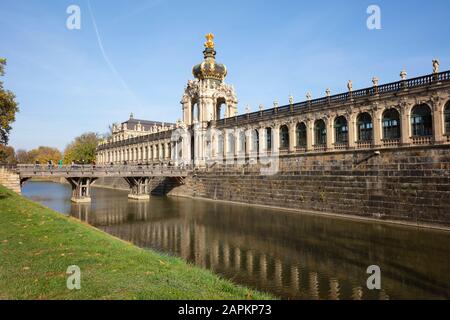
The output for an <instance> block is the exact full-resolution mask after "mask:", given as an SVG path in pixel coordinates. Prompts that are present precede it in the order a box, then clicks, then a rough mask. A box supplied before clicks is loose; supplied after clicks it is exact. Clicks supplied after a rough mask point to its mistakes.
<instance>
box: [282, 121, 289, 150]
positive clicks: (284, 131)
mask: <svg viewBox="0 0 450 320" xmlns="http://www.w3.org/2000/svg"><path fill="white" fill-rule="evenodd" d="M280 149H289V128H288V126H286V125H284V126H281V128H280Z"/></svg>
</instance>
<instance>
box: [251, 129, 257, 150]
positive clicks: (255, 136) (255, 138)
mask: <svg viewBox="0 0 450 320" xmlns="http://www.w3.org/2000/svg"><path fill="white" fill-rule="evenodd" d="M252 143H253V148H252V150H253V152H256V153H258V152H259V131H258V130H257V129H255V130H253V131H252Z"/></svg>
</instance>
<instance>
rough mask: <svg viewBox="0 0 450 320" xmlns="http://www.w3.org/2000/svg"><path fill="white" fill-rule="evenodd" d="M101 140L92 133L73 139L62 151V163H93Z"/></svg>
mask: <svg viewBox="0 0 450 320" xmlns="http://www.w3.org/2000/svg"><path fill="white" fill-rule="evenodd" d="M100 140H101V138H100V136H99V135H98V134H97V133H94V132H88V133H85V134H82V135H81V136H79V137H77V138H75V140H74V141H72V142H71V143H70V144H69V145H68V146H67V147H66V149H65V150H64V163H65V164H70V163H72V161H74V162H84V163H92V162H94V161H95V150H96V149H97V145H98V143H99V141H100Z"/></svg>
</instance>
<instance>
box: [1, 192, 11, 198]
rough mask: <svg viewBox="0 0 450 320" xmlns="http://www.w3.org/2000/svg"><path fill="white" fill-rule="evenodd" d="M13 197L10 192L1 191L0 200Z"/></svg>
mask: <svg viewBox="0 0 450 320" xmlns="http://www.w3.org/2000/svg"><path fill="white" fill-rule="evenodd" d="M7 198H11V194H9V193H0V200H3V199H7Z"/></svg>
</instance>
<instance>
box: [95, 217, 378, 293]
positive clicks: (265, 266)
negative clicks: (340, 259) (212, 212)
mask: <svg viewBox="0 0 450 320" xmlns="http://www.w3.org/2000/svg"><path fill="white" fill-rule="evenodd" d="M111 216H112V218H111V219H106V220H104V219H102V220H101V229H103V230H104V231H106V232H108V233H111V234H113V235H115V236H117V237H120V238H122V239H124V240H126V241H130V242H132V243H134V244H136V245H138V246H141V247H152V248H155V249H158V250H161V251H164V252H169V253H171V254H173V255H176V256H180V257H182V258H183V259H184V260H186V261H189V262H192V263H193V264H195V265H197V266H200V267H202V268H207V269H211V270H213V271H215V272H217V273H219V274H222V275H223V276H225V277H227V278H231V279H233V280H234V281H237V282H239V283H244V284H247V285H250V286H253V287H256V288H261V289H262V290H270V291H272V292H276V293H277V294H279V295H281V296H283V297H286V298H288V297H289V298H308V299H309V298H311V299H340V298H355V299H356V298H358V299H360V298H364V290H362V289H361V288H359V287H355V288H351V289H350V290H347V292H344V293H341V287H342V285H341V284H340V281H341V280H339V279H338V278H329V279H328V277H327V276H326V274H327V273H326V272H324V270H323V269H326V267H325V266H324V267H322V268H320V269H321V270H318V271H314V270H312V269H311V267H310V266H308V264H310V262H308V261H310V260H311V257H310V256H308V254H304V253H302V251H301V250H300V251H297V252H296V253H295V254H296V256H291V258H289V257H285V256H284V255H283V253H284V251H286V250H285V248H279V247H278V245H279V244H275V245H274V246H273V248H272V250H269V251H268V250H266V248H265V247H266V244H265V243H264V242H262V243H261V244H260V245H258V244H257V243H255V239H254V238H252V237H250V238H251V241H246V240H245V239H237V240H236V239H234V238H232V237H228V236H227V235H226V234H221V233H215V232H208V229H207V228H206V227H205V226H202V225H198V224H195V223H192V222H187V223H180V220H179V219H171V220H164V221H153V220H151V219H150V221H149V222H142V221H144V220H141V222H139V221H131V222H128V223H123V221H121V222H120V223H119V224H115V223H114V222H117V221H120V219H118V218H117V217H118V216H116V215H115V214H114V213H113V214H112V215H111ZM96 221H97V222H99V221H98V220H96ZM106 221H109V222H113V223H109V224H103V223H104V222H106ZM312 265H314V264H312ZM325 265H326V262H325ZM316 267H317V266H316ZM319 274H320V276H319ZM342 279H343V281H344V282H346V284H344V287H348V286H349V285H350V284H349V282H348V281H347V279H346V277H343V278H342ZM382 295H383V296H385V294H384V293H383V294H382ZM382 295H381V294H380V296H379V297H374V296H373V295H371V296H370V297H371V298H381V297H382Z"/></svg>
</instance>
